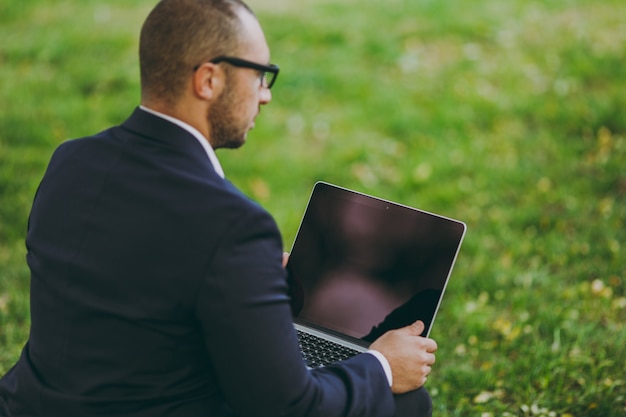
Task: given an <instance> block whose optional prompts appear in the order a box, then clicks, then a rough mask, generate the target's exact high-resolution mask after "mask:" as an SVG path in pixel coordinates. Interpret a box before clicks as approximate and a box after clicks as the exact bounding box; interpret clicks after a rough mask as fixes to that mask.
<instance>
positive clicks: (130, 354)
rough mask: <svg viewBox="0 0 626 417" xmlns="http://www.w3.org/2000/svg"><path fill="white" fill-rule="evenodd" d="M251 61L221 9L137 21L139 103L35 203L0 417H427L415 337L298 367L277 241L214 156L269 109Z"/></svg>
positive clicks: (178, 7)
mask: <svg viewBox="0 0 626 417" xmlns="http://www.w3.org/2000/svg"><path fill="white" fill-rule="evenodd" d="M269 60H270V53H269V48H268V46H267V43H266V40H265V37H264V35H263V31H262V29H261V27H260V25H259V23H258V21H257V19H256V18H255V16H254V15H253V13H252V12H251V11H250V9H248V7H247V6H246V5H244V4H243V3H241V2H240V1H239V0H163V1H161V2H160V3H158V4H157V6H156V7H155V8H154V10H153V11H152V12H151V13H150V15H149V16H148V18H147V20H146V22H145V23H144V26H143V28H142V32H141V39H140V66H141V85H142V103H141V104H142V105H141V106H140V108H138V109H136V110H135V111H134V113H133V114H132V115H131V116H130V118H129V119H128V120H126V121H125V122H124V123H123V124H122V125H120V126H116V127H113V128H111V129H108V130H106V131H104V132H101V133H99V134H97V135H95V136H92V137H88V138H83V139H78V140H74V141H69V142H67V143H64V144H62V145H61V146H60V147H59V148H58V149H57V150H56V152H55V153H54V155H53V157H52V159H51V161H50V164H49V166H48V169H47V171H46V174H45V176H44V178H43V180H42V182H41V185H40V187H39V189H38V191H37V195H36V197H35V201H34V203H33V208H32V211H31V216H30V220H29V230H28V235H27V240H26V244H27V247H28V255H27V259H28V264H29V267H30V269H31V319H32V323H31V332H30V338H29V341H28V343H27V344H26V346H25V347H24V350H23V351H22V355H21V357H20V359H19V361H18V363H17V364H16V365H15V367H13V368H12V369H11V370H10V371H9V373H8V374H7V375H6V376H5V377H4V378H3V379H2V380H1V381H0V414H2V415H3V416H10V417H31V416H46V417H55V416H63V417H71V416H81V417H88V416H124V417H143V416H146V417H147V416H155V417H172V416H176V417H184V416H189V417H195V416H203V417H206V416H230V415H237V416H255V417H257V416H271V417H275V416H324V417H332V416H392V415H401V414H403V413H405V414H406V415H420V414H419V413H420V412H422V411H423V412H425V413H426V414H430V410H429V409H430V398H429V397H428V394H427V393H426V391H425V390H424V389H423V388H421V389H418V388H420V387H421V386H422V385H423V384H424V382H425V381H426V377H427V376H428V374H429V372H430V369H431V365H432V364H433V363H434V361H435V357H434V352H435V350H436V349H437V346H436V343H435V342H434V341H433V340H431V339H426V338H422V337H419V336H418V335H419V334H420V333H421V331H422V328H423V326H422V324H421V323H416V324H414V325H411V326H409V327H406V328H403V329H400V330H394V331H391V332H388V333H386V334H384V335H383V336H382V337H381V338H379V339H378V340H376V341H375V342H374V343H373V344H372V345H371V349H372V350H371V351H370V352H368V353H363V354H360V355H358V356H356V357H354V358H351V359H349V360H346V361H343V362H340V363H337V364H334V365H331V366H327V367H324V368H320V369H315V370H307V369H306V367H305V366H304V364H303V362H302V359H301V355H300V352H299V349H298V343H297V339H296V334H295V332H294V329H293V326H292V318H291V314H290V304H289V297H288V295H287V294H288V288H287V280H286V276H285V275H286V273H285V270H284V268H283V261H282V242H281V238H280V234H279V231H278V230H277V227H276V225H275V223H274V221H273V219H272V218H271V217H270V215H269V214H268V213H267V212H265V211H264V210H263V209H262V208H261V207H259V206H258V205H257V204H255V203H253V202H251V201H250V200H249V199H247V198H246V197H245V196H243V195H242V194H241V193H240V192H239V191H238V190H237V189H236V188H235V187H234V186H233V185H231V184H230V183H229V182H228V181H226V180H225V179H224V178H223V172H222V169H221V167H220V164H219V161H218V160H217V158H216V156H215V153H214V149H216V148H223V147H227V148H236V147H239V146H241V145H242V144H243V143H244V142H245V140H246V135H247V133H248V131H249V130H250V129H251V128H252V127H253V126H254V120H255V118H256V116H257V115H258V113H259V109H260V105H263V104H267V103H269V102H270V100H271V93H270V87H271V85H272V83H273V81H274V79H275V76H276V75H277V73H278V68H277V67H275V66H272V65H270V64H269ZM393 394H396V395H395V396H394V395H393ZM400 394H402V395H400ZM422 409H424V410H422Z"/></svg>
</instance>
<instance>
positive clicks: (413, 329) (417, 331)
mask: <svg viewBox="0 0 626 417" xmlns="http://www.w3.org/2000/svg"><path fill="white" fill-rule="evenodd" d="M425 327H426V326H424V322H423V321H421V320H417V321H416V322H415V323H413V324H410V325H408V326H407V327H406V328H407V329H409V332H410V333H411V334H412V335H414V336H419V335H421V334H422V332H423V331H424V328H425Z"/></svg>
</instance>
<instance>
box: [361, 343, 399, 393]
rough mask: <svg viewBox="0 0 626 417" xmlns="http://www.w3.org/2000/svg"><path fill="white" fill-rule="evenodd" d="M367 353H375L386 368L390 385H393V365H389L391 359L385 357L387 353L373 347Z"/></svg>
mask: <svg viewBox="0 0 626 417" xmlns="http://www.w3.org/2000/svg"><path fill="white" fill-rule="evenodd" d="M365 353H370V354H372V355H374V356H375V357H376V359H378V361H379V362H380V364H381V365H382V366H383V369H384V370H385V375H386V376H387V381H388V382H389V386H390V387H391V386H392V385H393V375H392V374H391V366H389V361H388V360H387V358H385V355H383V354H382V353H380V352H379V351H377V350H372V349H370V350H368V351H366V352H365Z"/></svg>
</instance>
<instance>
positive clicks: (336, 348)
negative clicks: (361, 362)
mask: <svg viewBox="0 0 626 417" xmlns="http://www.w3.org/2000/svg"><path fill="white" fill-rule="evenodd" d="M297 332H298V340H299V343H300V350H301V351H302V356H303V357H304V362H305V363H306V365H307V366H308V367H310V368H318V367H320V366H324V365H328V364H330V363H333V362H338V361H340V360H343V359H347V358H350V357H352V356H354V355H356V354H358V353H359V351H358V350H355V349H351V348H349V347H346V346H343V345H340V344H339V343H335V342H331V341H330V340H326V339H323V338H321V337H318V336H314V335H312V334H309V333H306V332H303V331H301V330H298V331H297Z"/></svg>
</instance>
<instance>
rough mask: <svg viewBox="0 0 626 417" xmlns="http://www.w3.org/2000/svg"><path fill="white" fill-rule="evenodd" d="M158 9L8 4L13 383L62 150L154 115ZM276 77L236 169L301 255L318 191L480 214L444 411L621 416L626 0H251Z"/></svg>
mask: <svg viewBox="0 0 626 417" xmlns="http://www.w3.org/2000/svg"><path fill="white" fill-rule="evenodd" d="M154 3H155V2H154V1H144V0H136V1H129V0H125V1H122V0H111V1H106V2H105V1H91V0H80V1H79V0H59V1H54V2H52V1H43V0H29V1H27V2H17V1H12V0H0V374H4V373H5V372H6V371H7V370H8V369H9V367H10V366H11V365H12V364H13V363H14V362H15V360H16V359H17V357H18V356H19V353H20V350H21V348H22V346H23V344H24V342H25V341H26V339H27V336H28V326H29V313H28V304H29V300H28V286H29V274H28V269H27V267H26V263H25V261H24V255H25V249H24V237H25V230H26V223H27V217H28V212H29V208H30V204H31V202H32V198H33V195H34V193H35V190H36V188H37V185H38V182H39V180H40V178H41V176H42V174H43V171H44V169H45V167H46V164H47V161H48V159H49V157H50V155H51V152H52V151H53V149H54V148H55V147H56V146H57V145H58V144H59V143H61V142H62V141H64V140H67V139H69V138H74V137H79V136H83V135H88V134H92V133H95V132H97V131H100V130H103V129H105V128H107V127H108V126H110V125H112V124H118V123H120V122H122V121H123V120H124V119H125V118H126V117H127V116H128V115H129V114H130V112H131V111H132V110H133V108H134V107H135V106H136V105H137V104H138V100H139V76H138V63H137V52H136V51H137V38H138V33H139V29H140V25H141V23H142V21H143V19H144V18H145V16H146V14H147V13H148V11H149V10H150V8H151V7H152V6H153V5H154ZM249 4H250V5H251V7H252V8H253V9H254V10H255V11H256V12H257V15H258V17H259V19H260V21H261V23H262V25H263V27H264V28H265V31H266V36H267V39H268V42H269V44H270V47H271V48H272V61H273V62H275V63H277V64H279V65H280V66H281V74H280V76H279V78H278V80H277V83H276V85H275V87H274V88H273V90H272V93H273V101H272V103H271V104H270V105H268V106H266V107H264V108H263V111H262V112H261V115H260V117H259V118H258V119H257V127H256V128H255V130H254V131H252V132H251V134H250V135H249V139H248V143H247V144H246V145H245V146H244V147H243V148H242V149H240V150H237V151H219V152H218V156H219V157H220V159H221V161H222V163H223V165H224V168H225V171H226V175H227V177H228V178H229V179H230V180H231V181H233V182H234V183H235V184H236V185H237V186H239V187H240V188H241V189H243V190H244V191H245V192H246V193H248V194H249V195H250V196H251V197H253V198H254V199H256V200H257V201H259V202H260V203H261V204H263V205H264V206H265V207H266V208H267V209H268V210H269V211H270V212H271V213H273V214H274V216H275V218H276V220H277V222H278V224H279V226H280V228H281V230H282V232H283V235H284V241H285V249H286V250H289V248H290V246H291V244H292V241H293V237H294V235H295V232H296V230H297V227H298V224H299V221H300V217H301V215H302V213H303V210H304V207H305V205H306V201H307V198H308V194H309V191H310V189H311V187H312V185H313V183H314V182H315V181H317V180H325V181H329V182H333V183H337V184H340V185H343V186H346V187H350V188H354V189H357V190H359V191H362V192H365V193H369V194H375V195H377V196H380V197H383V198H386V199H391V200H398V201H400V202H402V203H404V204H407V205H411V206H415V207H419V208H422V209H426V210H429V211H434V212H437V213H441V214H443V215H447V216H450V217H454V218H458V219H461V220H464V221H465V222H466V223H467V224H468V234H467V236H466V239H465V242H464V245H463V247H462V249H461V253H460V255H459V258H458V261H457V265H456V267H455V270H454V271H453V274H452V279H451V281H450V283H449V285H448V290H447V293H446V297H445V298H444V301H443V304H442V308H441V311H440V313H439V316H438V318H437V321H436V323H435V326H434V329H433V332H432V334H431V335H432V337H433V338H435V339H436V340H437V341H438V343H439V346H440V349H439V353H438V361H437V364H436V366H435V368H434V372H433V375H432V376H431V378H430V379H429V382H428V384H427V387H428V389H429V390H430V392H431V394H432V395H433V400H434V407H435V415H442V416H481V417H490V416H546V417H548V416H561V417H573V416H610V417H617V416H624V415H626V375H625V374H626V373H625V368H626V364H625V358H626V328H625V325H624V323H625V321H626V284H625V279H626V259H625V254H626V231H625V226H626V225H625V221H626V168H625V166H626V114H625V109H626V106H625V105H626V94H625V93H626V65H625V63H626V19H625V16H626V2H624V1H623V0H601V1H596V2H589V1H582V0H553V1H547V0H545V1H523V0H509V1H502V0H475V1H464V0H441V1H434V0H411V1H409V0H387V1H384V2H381V1H374V0H361V1H355V0H338V1H330V0H316V1H313V0H304V1H298V2H293V1H292V2H289V1H287V0H250V2H249Z"/></svg>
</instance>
